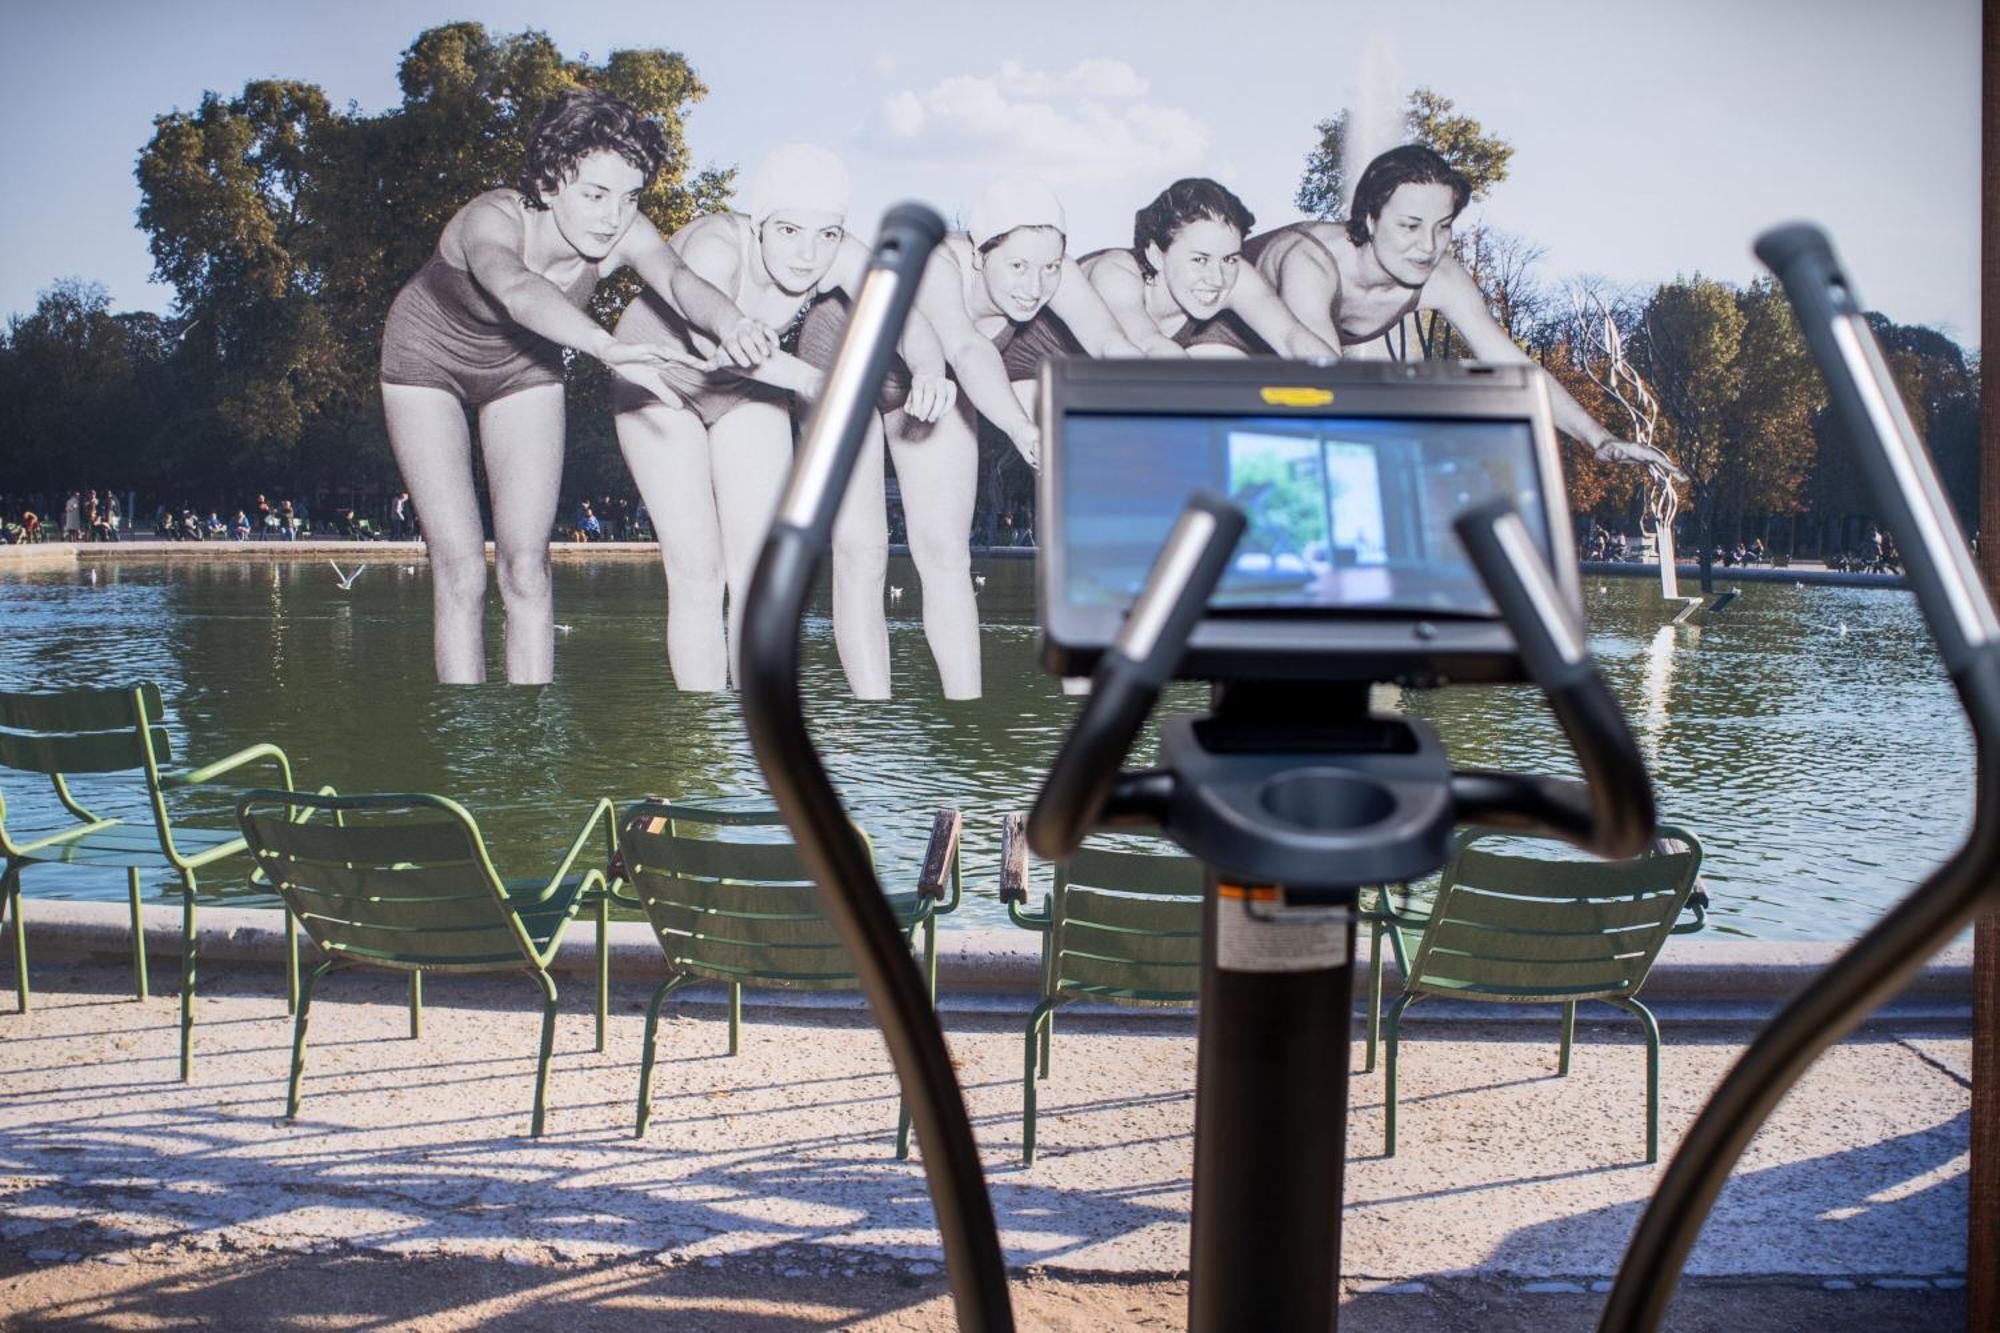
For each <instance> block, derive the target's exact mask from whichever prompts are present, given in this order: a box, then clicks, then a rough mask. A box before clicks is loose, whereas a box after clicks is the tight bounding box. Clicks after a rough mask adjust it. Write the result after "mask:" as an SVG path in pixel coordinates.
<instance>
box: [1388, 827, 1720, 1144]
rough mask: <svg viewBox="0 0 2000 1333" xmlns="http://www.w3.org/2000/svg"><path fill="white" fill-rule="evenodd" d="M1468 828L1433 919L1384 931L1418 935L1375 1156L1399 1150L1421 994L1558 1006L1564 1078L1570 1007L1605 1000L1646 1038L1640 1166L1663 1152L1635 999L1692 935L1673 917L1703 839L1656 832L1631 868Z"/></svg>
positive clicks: (1654, 1066) (1394, 1013) (1402, 922)
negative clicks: (1412, 1029) (1402, 1085)
mask: <svg viewBox="0 0 2000 1333" xmlns="http://www.w3.org/2000/svg"><path fill="white" fill-rule="evenodd" d="M1512 836H1518V835H1512V834H1502V833H1498V832H1496V831H1494V830H1491V829H1474V830H1466V831H1463V832H1461V833H1459V834H1458V835H1457V837H1456V839H1455V840H1454V842H1453V850H1452V857H1451V860H1450V861H1449V862H1448V863H1447V864H1446V866H1445V868H1444V872H1443V874H1442V876H1441V877H1440V879H1439V882H1438V888H1437V896H1436V898H1435V900H1434V901H1433V902H1432V904H1431V908H1430V913H1429V915H1428V917H1427V918H1425V919H1422V920H1408V919H1397V918H1395V917H1394V914H1393V912H1391V913H1390V917H1391V920H1390V924H1391V925H1392V926H1395V927H1398V928H1403V929H1418V930H1421V932H1422V934H1421V937H1420V939H1419V942H1418V944H1417V946H1416V949H1415V952H1414V955H1413V956H1412V957H1411V958H1410V962H1409V968H1408V971H1407V973H1406V976H1405V980H1404V983H1403V993H1402V994H1401V995H1399V996H1397V997H1396V1000H1395V1002H1394V1003H1393V1004H1392V1005H1390V1007H1389V1016H1388V1021H1387V1025H1386V1032H1385V1033H1384V1040H1385V1042H1386V1043H1387V1048H1388V1049H1387V1074H1386V1078H1385V1083H1386V1089H1385V1092H1384V1097H1385V1102H1384V1106H1385V1112H1384V1129H1383V1145H1382V1152H1383V1155H1384V1156H1385V1157H1393V1156H1395V1154H1396V1072H1397V1046H1398V1038H1399V1036H1400V1033H1401V1027H1402V1020H1403V1012H1404V1010H1406V1009H1408V1008H1409V1007H1410V1006H1411V1005H1412V1004H1414V1003H1416V1002H1417V1001H1418V1000H1420V999H1422V998H1423V997H1425V996H1429V995H1442V996H1448V997H1450V998H1452V999H1457V1000H1482V1001H1489V1002H1495V1003H1503V1004H1523V1003H1535V1004H1559V1005H1561V1006H1562V1047H1561V1052H1560V1054H1559V1055H1558V1057H1557V1067H1556V1072H1557V1074H1558V1075H1565V1074H1568V1073H1569V1056H1570V1044H1571V1039H1572V1037H1573V1036H1574V1035H1575V1031H1576V1006H1577V1003H1578V1002H1579V1001H1582V1000H1603V1001H1605V1002H1606V1003H1608V1004H1613V1005H1616V1006H1617V1007H1619V1008H1620V1009H1623V1010H1625V1011H1626V1012H1628V1013H1631V1014H1633V1015H1635V1016H1636V1017H1637V1018H1638V1019H1639V1022H1640V1024H1641V1025H1642V1027H1643V1028H1644V1030H1645V1035H1646V1160H1647V1161H1648V1162H1656V1161H1658V1160H1659V1157H1660V1025H1659V1023H1658V1022H1657V1021H1656V1020H1655V1019H1654V1017H1653V1015H1652V1012H1651V1011H1650V1010H1648V1009H1647V1008H1646V1006H1645V1005H1643V1004H1641V1003H1639V1000H1638V998H1637V997H1638V993H1639V988H1640V986H1642V985H1644V984H1645V980H1646V974H1647V972H1649V971H1650V970H1651V969H1652V966H1653V960H1654V959H1656V958H1657V957H1658V956H1659V953H1660V949H1661V947H1662V946H1663V945H1664V944H1665V943H1666V940H1667V936H1668V935H1670V934H1676V933H1683V932H1686V931H1690V930H1698V929H1700V928H1701V924H1702V919H1703V912H1702V908H1701V905H1700V903H1699V902H1697V903H1696V906H1695V914H1694V918H1693V920H1692V921H1689V922H1682V921H1681V913H1682V911H1683V909H1685V908H1687V907H1688V906H1689V903H1690V899H1691V898H1692V897H1693V895H1694V894H1695V892H1696V889H1695V881H1696V876H1697V875H1698V874H1699V873H1700V870H1701V842H1700V840H1699V839H1697V838H1696V837H1695V835H1694V834H1692V833H1690V832H1688V831H1687V830H1685V829H1681V828H1675V827H1671V826H1668V825H1661V826H1660V828H1659V831H1658V840H1657V841H1656V842H1655V843H1654V845H1653V847H1652V848H1651V849H1650V850H1649V851H1647V852H1646V854H1645V855H1643V856H1640V857H1638V858H1636V859H1634V860H1630V861H1596V860H1576V859H1566V860H1560V861H1555V860H1547V859H1543V858H1539V857H1532V856H1523V855H1515V854H1507V853H1500V852H1493V851H1487V850H1485V849H1483V848H1481V847H1479V846H1478V845H1477V844H1479V843H1480V842H1481V841H1482V840H1487V839H1492V838H1498V837H1512Z"/></svg>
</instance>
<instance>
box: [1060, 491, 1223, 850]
mask: <svg viewBox="0 0 2000 1333" xmlns="http://www.w3.org/2000/svg"><path fill="white" fill-rule="evenodd" d="M1244 527H1245V519H1244V517H1243V512H1242V511H1241V510H1239V509H1238V508H1236V506H1235V505H1232V504H1230V503H1229V501H1227V500H1225V499H1223V498H1222V497H1221V496H1218V495H1212V494H1209V493H1208V492H1205V491H1197V492H1196V493H1195V494H1194V495H1193V496H1192V497H1191V498H1190V499H1189V500H1188V504H1187V508H1186V509H1183V510H1182V511H1181V516H1180V517H1179V518H1178V519H1176V520H1175V522H1174V528H1173V531H1172V532H1171V533H1169V534H1168V535H1167V544H1166V545H1165V546H1163V547H1161V548H1160V554H1159V556H1158V557H1157V558H1156V559H1155V560H1154V561H1153V568H1152V572H1151V573H1149V574H1147V576H1146V586H1145V587H1144V588H1142V589H1140V592H1139V596H1138V599H1137V600H1136V601H1134V602H1133V603H1132V610H1131V613H1130V614H1129V615H1127V616H1126V618H1125V625H1124V628H1123V629H1122V630H1120V631H1119V634H1118V641H1117V642H1116V643H1115V644H1113V645H1112V647H1111V650H1110V651H1109V652H1107V653H1105V654H1104V657H1103V660H1102V661H1100V662H1099V663H1098V665H1097V674H1096V675H1095V676H1094V677H1092V679H1091V685H1090V698H1089V700H1088V701H1087V702H1086V703H1085V704H1084V706H1083V711H1082V712H1080V713H1078V714H1077V718H1076V723H1075V725H1073V726H1072V727H1071V728H1070V731H1069V735H1068V736H1067V737H1065V738H1064V739H1063V744H1062V749H1061V750H1059V751H1057V753H1056V758H1055V763H1054V764H1052V765H1051V766H1050V768H1049V776H1048V778H1047V780H1046V781H1044V782H1043V783H1042V790H1041V794H1040V795H1039V796H1037V797H1036V798H1035V805H1034V809H1033V810H1031V811H1030V812H1029V813H1028V845H1029V846H1030V847H1032V848H1034V850H1035V855H1037V856H1039V857H1042V858H1043V859H1044V860H1049V861H1056V860H1060V859H1062V858H1063V857H1065V856H1068V855H1069V854H1070V853H1071V852H1074V851H1075V850H1076V849H1077V846H1078V845H1079V844H1081V843H1082V842H1083V839H1084V836H1085V835H1086V834H1088V833H1089V832H1090V830H1091V829H1092V828H1093V827H1094V826H1095V825H1096V823H1097V820H1098V817H1099V815H1101V814H1102V813H1103V810H1104V805H1105V800H1106V798H1107V797H1108V796H1109V795H1110V794H1111V789H1112V787H1113V785H1114V784H1116V782H1117V780H1118V765H1119V764H1120V763H1122V762H1123V761H1124V759H1125V754H1126V752H1127V751H1128V750H1130V749H1131V748H1132V741H1133V738H1134V737H1136V736H1137V735H1138V734H1139V728H1140V727H1142V726H1144V725H1145V723H1146V714H1148V713H1150V712H1151V711H1152V709H1153V704H1154V703H1155V702H1156V701H1158V699H1159V697H1160V689H1161V687H1163V686H1164V685H1165V684H1166V683H1167V682H1168V681H1169V680H1172V679H1173V675H1174V670H1175V668H1176V667H1178V666H1179V665H1180V660H1181V656H1182V654H1183V653H1185V652H1186V651H1187V641H1188V636H1189V635H1191V634H1193V633H1194V627H1195V625H1196V623H1197V622H1199V621H1200V620H1201V617H1202V614H1203V613H1204V612H1205V611H1206V610H1207V609H1208V599H1209V597H1210V595H1212V594H1213V593H1214V592H1215V585H1216V584H1218V583H1220V582H1221V581H1222V576H1223V574H1224V572H1225V571H1227V570H1228V568H1229V560H1230V556H1231V554H1232V553H1233V552H1234V551H1235V549H1236V542H1237V539H1238V538H1240V537H1242V535H1243V529H1244Z"/></svg>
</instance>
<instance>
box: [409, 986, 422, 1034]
mask: <svg viewBox="0 0 2000 1333" xmlns="http://www.w3.org/2000/svg"><path fill="white" fill-rule="evenodd" d="M423 1035H424V974H423V973H422V972H421V971H412V972H411V973H410V1040H411V1041H415V1040H416V1039H417V1038H419V1037H421V1036H423Z"/></svg>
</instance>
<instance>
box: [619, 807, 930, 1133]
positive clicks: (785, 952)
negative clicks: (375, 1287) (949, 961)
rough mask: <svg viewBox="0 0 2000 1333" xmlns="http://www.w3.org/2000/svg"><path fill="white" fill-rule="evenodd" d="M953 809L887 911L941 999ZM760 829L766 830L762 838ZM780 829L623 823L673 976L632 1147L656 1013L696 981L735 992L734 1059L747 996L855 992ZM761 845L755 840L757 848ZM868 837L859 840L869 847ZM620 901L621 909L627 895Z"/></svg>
mask: <svg viewBox="0 0 2000 1333" xmlns="http://www.w3.org/2000/svg"><path fill="white" fill-rule="evenodd" d="M961 822H962V821H961V819H960V817H959V813H958V811H956V810H949V809H946V810H939V811H938V812H937V815H936V817H935V818H934V819H933V820H932V823H931V835H930V842H929V845H928V847H927V848H926V850H925V853H924V861H923V867H922V869H921V871H920V872H919V874H918V876H917V885H916V888H915V890H914V891H904V892H890V893H889V894H888V895H887V898H888V903H889V908H890V910H891V911H892V912H894V913H895V914H896V919H897V921H898V922H900V923H901V925H902V927H903V931H904V934H905V936H906V937H908V938H910V939H911V941H912V943H913V944H914V942H915V937H916V935H917V934H918V933H919V932H921V933H922V935H923V969H924V980H925V984H926V986H927V987H928V989H929V993H930V997H931V1000H932V1002H933V1003H935V1002H936V1000H937V918H938V917H939V916H940V915H942V914H943V913H946V912H949V911H952V910H953V909H955V908H956V907H957V906H958V900H959V890H960V880H959V865H958V841H959V832H960V828H961ZM759 830H762V832H761V833H760V832H758V831H759ZM783 830H784V819H783V817H782V816H781V815H778V814H777V813H775V812H772V811H768V810H730V809H718V808H709V807H703V806H699V805H691V804H676V803H673V802H669V801H661V800H648V801H644V802H641V803H640V804H639V805H637V806H635V807H633V808H632V809H631V810H629V811H628V812H627V813H626V816H625V818H624V821H623V823H622V825H621V827H620V830H619V854H620V856H621V858H622V859H623V863H624V874H623V879H624V881H625V882H626V883H628V884H630V885H631V888H632V895H633V897H632V899H630V900H633V901H636V902H637V904H638V905H639V906H640V907H642V908H643V909H644V910H645V913H646V917H647V920H649V921H650V922H651V923H652V926H653V931H654V934H655V935H657V936H658V937H659V941H660V947H661V949H663V950H664V951H665V952H666V956H667V966H668V969H669V975H668V977H667V979H666V981H664V982H662V983H661V984H660V986H659V988H658V989H657V990H655V991H654V992H653V999H652V1003H651V1004H649V1005H648V1006H647V1008H646V1038H645V1054H644V1056H643V1058H642V1061H641V1063H640V1066H639V1106H638V1116H637V1121H636V1125H635V1127H634V1129H633V1134H634V1136H635V1137H640V1136H643V1135H644V1134H645V1132H646V1126H647V1124H648V1123H649V1122H650V1120H651V1119H652V1112H653V1065H654V1058H655V1050H656V1038H657V1036H658V1034H659V1026H660V1009H661V1006H662V1005H664V1004H665V1003H666V1001H667V997H668V996H669V995H672V994H673V993H674V992H675V991H677V990H679V989H680V988H681V987H682V986H685V985H687V984H688V983H690V982H694V981H719V982H721V983H723V984H724V985H725V986H727V987H728V989H729V1053H730V1054H731V1055H734V1054H736V1052H737V1047H738V1043H739V1040H740V1036H741V1028H742V1021H743V988H744V987H745V986H753V987H776V988H782V989H792V990H853V989H855V988H856V987H857V986H858V985H859V982H858V981H857V979H856V977H855V975H854V965H853V963H852V962H851V961H850V959H849V958H848V955H847V951H846V949H845V948H844V947H843V946H842V945H841V943H840V938H839V936H837V935H836V934H835V933H834V929H833V926H832V925H831V924H830V923H829V922H828V921H827V920H826V918H825V917H824V916H822V915H821V914H820V910H819V904H818V902H817V901H816V900H815V897H814V893H815V890H814V889H813V882H812V875H811V873H810V872H809V871H808V870H807V869H806V866H805V863H804V862H803V861H802V860H800V858H799V853H798V849H797V847H796V846H795V845H794V844H793V843H792V841H791V839H790V837H789V836H780V835H783ZM753 839H754V840H753ZM866 840H867V838H866V835H865V834H864V835H863V841H864V842H866ZM620 898H621V900H626V899H625V895H623V894H620ZM909 1152H910V1111H909V1107H908V1105H907V1104H900V1103H899V1107H898V1111H897V1118H896V1156H897V1157H899V1158H901V1157H907V1156H909Z"/></svg>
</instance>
